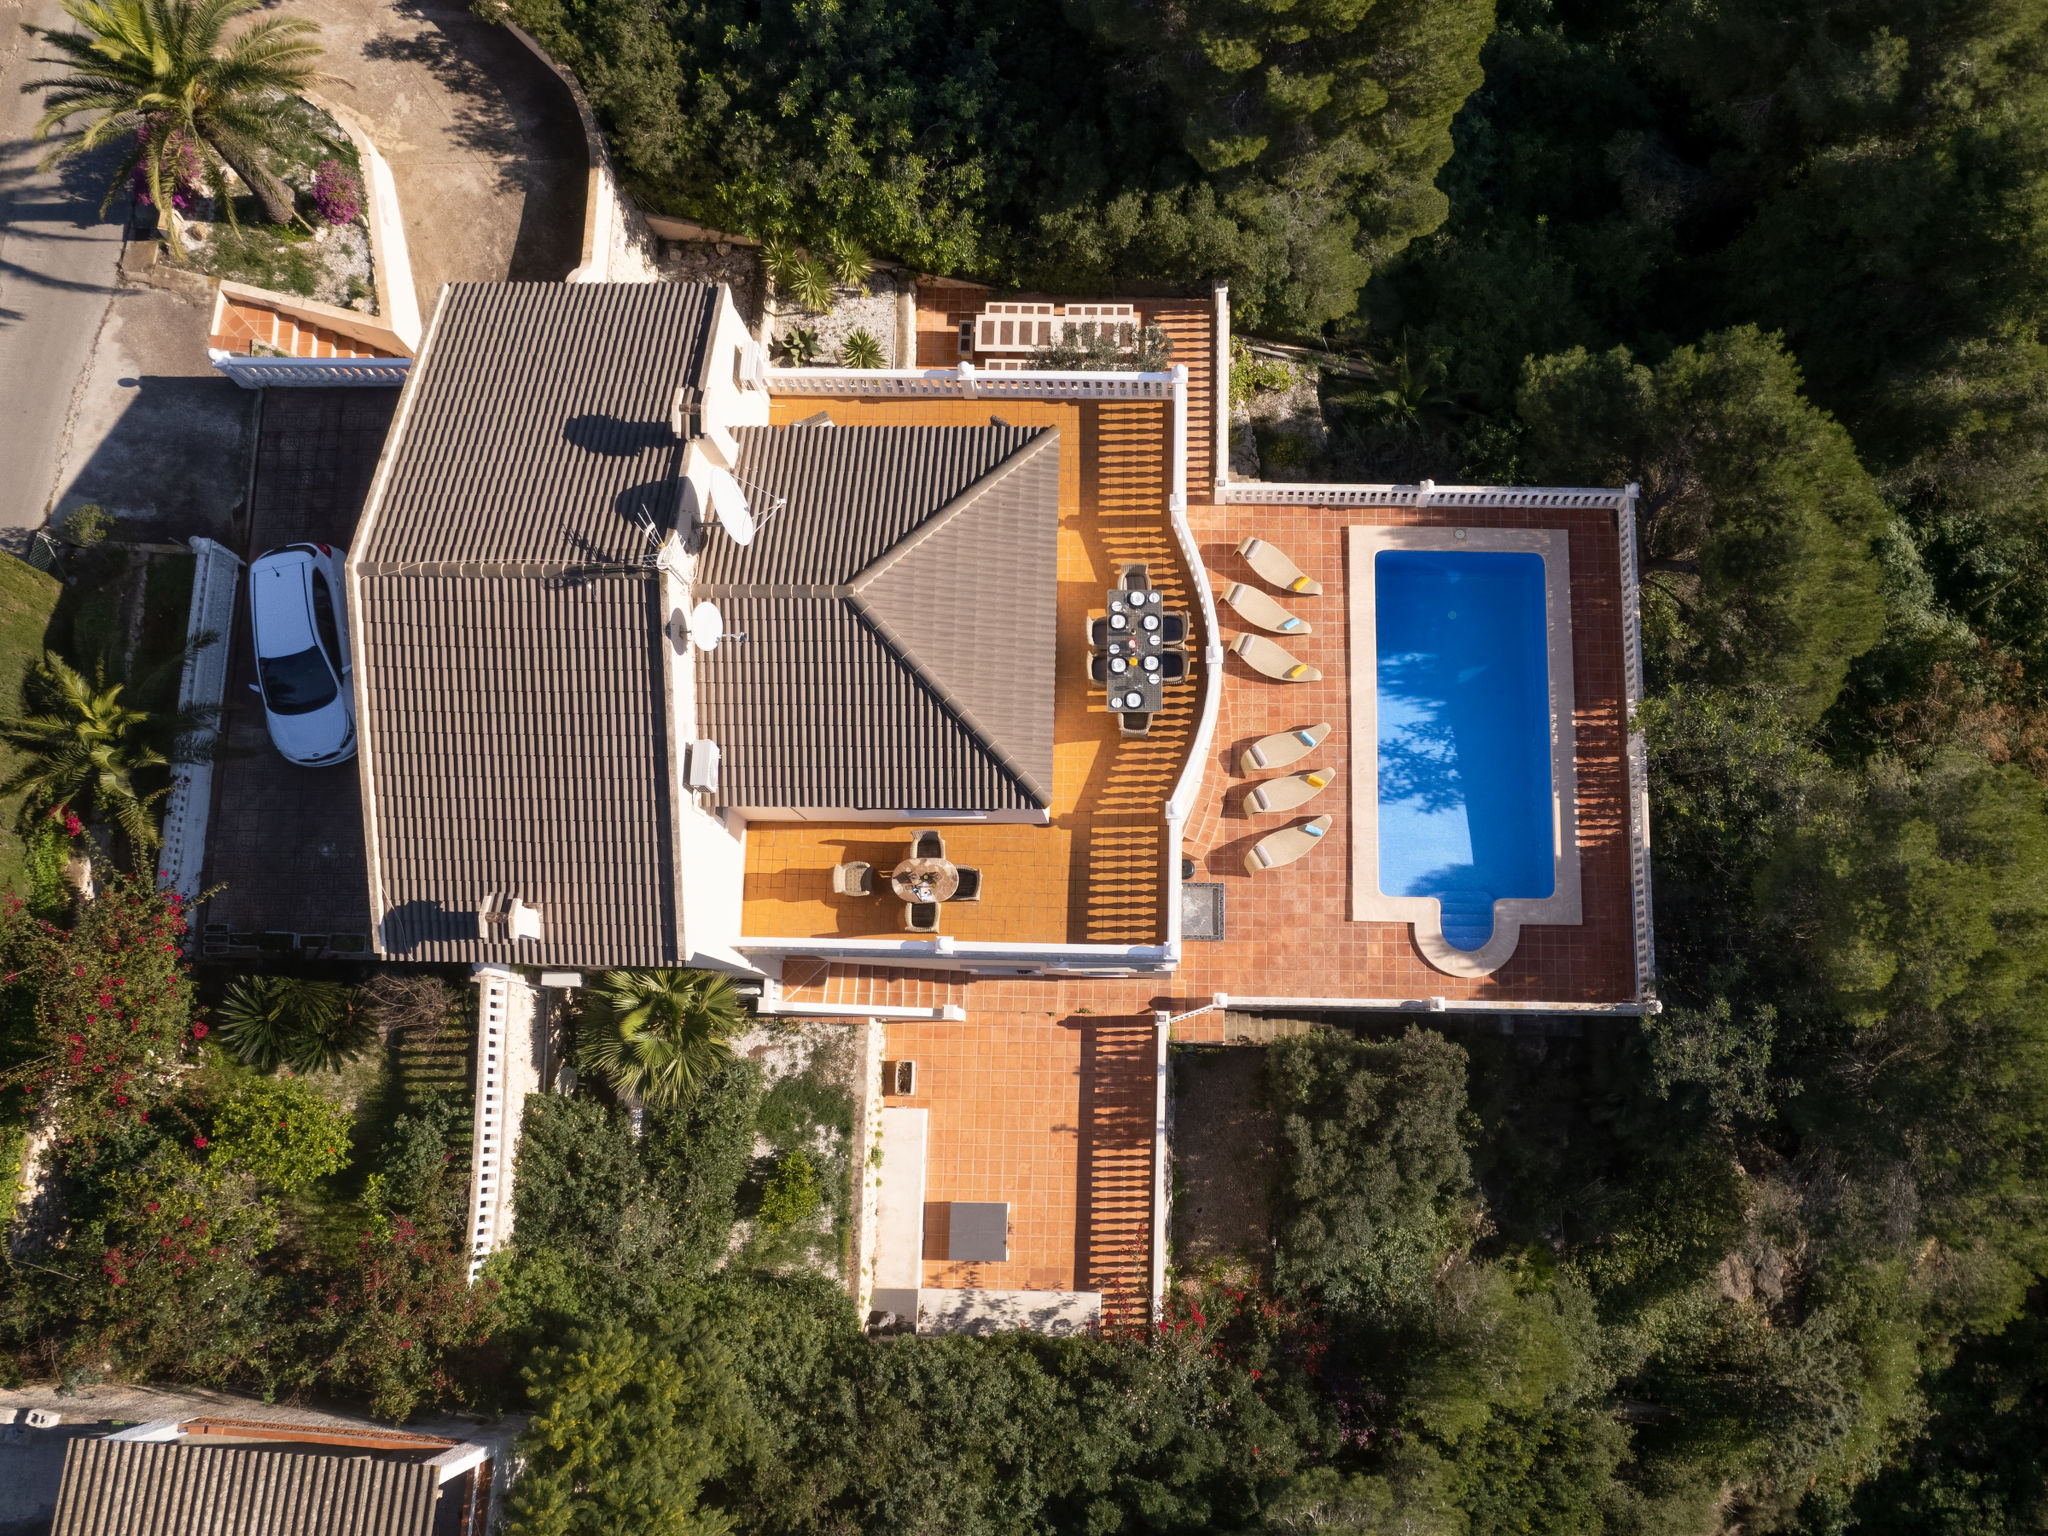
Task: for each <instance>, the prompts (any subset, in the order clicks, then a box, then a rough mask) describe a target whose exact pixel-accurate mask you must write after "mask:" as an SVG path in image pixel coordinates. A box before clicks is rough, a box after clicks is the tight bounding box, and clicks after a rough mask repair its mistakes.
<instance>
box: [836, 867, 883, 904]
mask: <svg viewBox="0 0 2048 1536" xmlns="http://www.w3.org/2000/svg"><path fill="white" fill-rule="evenodd" d="M832 894H833V895H835V896H872V895H874V894H875V870H874V866H873V865H871V864H862V863H859V862H854V863H851V864H835V865H833V866H832Z"/></svg>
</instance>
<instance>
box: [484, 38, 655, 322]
mask: <svg viewBox="0 0 2048 1536" xmlns="http://www.w3.org/2000/svg"><path fill="white" fill-rule="evenodd" d="M504 25H505V27H506V29H507V30H508V31H510V32H511V34H512V35H513V36H514V37H516V38H518V39H519V41H520V42H522V43H524V44H525V45H526V46H527V48H528V49H529V50H531V52H532V54H533V56H534V57H535V58H537V59H539V60H540V61H541V63H543V64H545V65H547V67H548V68H549V69H551V70H553V71H554V72H555V74H556V76H557V77H559V78H560V80H561V82H562V84H564V85H566V86H567V87H568V88H569V96H570V98H571V99H572V100H573V101H574V102H575V103H576V116H577V117H578V118H579V119H581V121H582V123H583V147H584V151H585V153H587V154H588V155H589V156H590V183H589V188H590V190H589V191H588V193H587V194H586V195H585V197H584V200H583V251H582V255H583V259H582V261H581V262H580V263H579V264H578V265H577V267H576V270H575V271H573V272H571V273H570V274H569V277H568V281H570V282H572V283H658V282H660V281H661V265H660V260H659V255H660V245H659V242H658V241H657V240H656V239H655V235H654V231H653V230H652V229H650V228H649V227H648V224H647V219H646V217H645V216H644V215H643V214H642V213H641V212H640V210H639V209H637V208H635V207H634V206H633V205H632V204H631V203H629V202H627V201H626V196H625V194H624V193H623V192H621V191H620V190H619V178H618V176H617V175H616V174H614V172H613V170H612V157H611V152H610V151H609V150H607V149H606V148H605V144H604V135H603V133H601V132H600V131H599V130H598V126H597V114H596V113H594V112H592V111H591V110H590V103H589V101H588V100H586V99H585V97H584V95H583V87H582V86H581V85H579V84H578V83H577V81H576V76H575V74H574V73H573V72H571V71H570V70H568V69H565V68H564V67H563V66H562V65H560V64H557V63H556V62H555V61H554V60H553V59H552V58H550V57H549V56H548V51H547V49H545V48H543V47H541V45H540V44H539V43H538V42H536V41H534V39H533V38H532V37H531V36H530V35H529V34H528V33H527V32H526V31H525V30H524V29H523V28H521V27H519V26H517V25H515V24H514V23H512V22H509V21H508V22H506V23H504Z"/></svg>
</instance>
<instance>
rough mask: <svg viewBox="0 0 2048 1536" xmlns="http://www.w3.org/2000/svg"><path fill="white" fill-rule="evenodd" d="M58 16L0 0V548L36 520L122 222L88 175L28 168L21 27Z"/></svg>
mask: <svg viewBox="0 0 2048 1536" xmlns="http://www.w3.org/2000/svg"><path fill="white" fill-rule="evenodd" d="M63 20H64V15H63V12H62V11H60V10H59V9H58V8H57V5H56V0H0V465H4V466H5V468H4V471H0V540H4V538H5V533H4V530H6V529H20V528H31V527H35V526H37V525H38V524H40V523H41V522H42V520H43V513H44V511H45V509H46V507H47V506H48V504H49V501H50V497H51V494H52V491H53V489H54V482H55V479H56V475H57V464H58V458H59V453H60V449H61V445H62V442H63V438H64V428H65V422H66V420H67V418H68V417H69V416H70V413H71V412H72V410H73V408H74V406H75V404H76V402H77V399H78V396H79V394H80V392H81V389H82V386H83V384H84V380H85V373H86V365H87V364H88V362H89V361H90V360H91V358H92V352H93V346H94V343H95V342H96V341H97V339H98V337H99V333H100V327H101V325H102V323H103V322H104V320H105V318H106V314H107V306H108V303H109V302H110V300H111V299H112V297H113V295H114V293H115V292H116V289H115V285H114V269H115V266H116V264H117V263H118V262H119V261H120V257H121V228H122V223H123V221H124V220H125V219H126V216H127V208H126V205H125V204H119V203H117V204H116V205H115V206H114V207H113V208H112V209H111V210H109V213H108V217H107V218H106V219H101V218H99V217H98V213H97V210H98V208H99V201H100V188H101V187H102V186H103V185H104V182H96V181H95V180H94V178H93V177H92V176H91V174H90V171H89V170H86V169H85V168H78V169H74V170H70V171H66V172H63V173H60V174H51V175H44V174H41V173H39V172H37V170H36V168H35V164H36V161H37V160H38V159H40V158H41V156H42V153H43V150H44V147H45V146H41V145H36V144H32V143H30V142H29V137H28V135H29V130H30V128H32V127H33V126H34V124H35V120H36V118H37V117H38V116H39V115H40V114H41V111H42V107H41V99H40V97H38V96H24V95H22V94H21V86H22V84H23V83H24V82H25V81H28V80H33V79H36V78H38V77H39V76H40V75H42V74H45V73H47V71H46V70H45V69H43V68H42V67H41V66H38V65H36V64H34V63H33V62H32V60H33V58H34V56H35V54H36V53H38V52H39V51H40V45H39V44H38V43H37V42H36V41H35V39H33V38H31V37H30V36H28V35H27V34H26V33H25V32H23V31H22V30H21V25H22V23H23V22H34V23H36V24H38V25H51V24H54V23H57V22H61V21H63Z"/></svg>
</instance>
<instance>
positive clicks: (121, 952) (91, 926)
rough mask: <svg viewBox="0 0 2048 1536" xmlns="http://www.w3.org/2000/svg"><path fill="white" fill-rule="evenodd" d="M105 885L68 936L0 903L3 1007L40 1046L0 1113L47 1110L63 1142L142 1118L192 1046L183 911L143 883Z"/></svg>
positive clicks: (18, 903)
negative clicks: (29, 1026)
mask: <svg viewBox="0 0 2048 1536" xmlns="http://www.w3.org/2000/svg"><path fill="white" fill-rule="evenodd" d="M105 878H106V883H105V885H104V886H103V887H102V889H101V891H100V894H99V895H98V896H97V897H96V898H95V899H93V900H92V901H89V902H86V903H84V904H83V905H82V906H81V907H80V909H79V912H78V916H77V919H76V921H75V923H74V924H73V926H71V927H69V928H65V927H61V926H59V925H58V924H56V923H53V922H50V921H47V920H45V919H43V918H39V917H37V916H35V914H34V913H33V912H31V911H30V910H29V908H28V905H27V903H25V902H24V901H23V900H22V899H21V898H20V897H18V896H8V897H6V898H5V899H4V901H0V967H4V970H0V1005H4V1006H5V1007H6V1008H7V1010H8V1011H9V1012H10V1013H11V1014H13V1015H14V1016H16V1017H27V1018H29V1019H31V1020H32V1021H33V1027H34V1030H35V1033H36V1035H37V1036H38V1037H39V1043H40V1044H41V1046H42V1047H43V1051H42V1054H41V1056H40V1057H39V1058H38V1059H37V1060H36V1061H34V1062H32V1063H28V1064H26V1066H27V1070H26V1071H24V1072H20V1073H16V1074H14V1076H13V1077H12V1080H11V1081H10V1082H9V1084H8V1086H7V1088H6V1089H5V1094H4V1098H0V1104H4V1105H5V1108H6V1112H7V1113H9V1114H15V1115H19V1114H29V1113H34V1112H35V1111H37V1110H39V1109H40V1110H45V1111H47V1112H48V1113H50V1114H51V1115H53V1116H54V1117H55V1119H56V1123H57V1126H58V1129H59V1131H60V1133H61V1134H62V1135H64V1136H65V1137H67V1138H76V1137H93V1136H96V1135H99V1134H102V1133H104V1132H106V1131H107V1130H109V1129H111V1128H113V1127H115V1126H116V1125H119V1124H123V1123H132V1122H138V1121H144V1120H147V1119H148V1116H149V1111H150V1109H151V1107H152V1106H153V1105H154V1104H156V1103H157V1102H158V1101H159V1100H160V1099H162V1098H163V1097H164V1095H165V1094H167V1093H168V1092H170V1091H171V1089H172V1086H173V1072H172V1069H173V1068H174V1067H175V1066H176V1065H177V1063H178V1061H179V1060H180V1059H181V1057H183V1056H184V1055H185V1054H186V1053H187V1051H188V1050H189V1049H191V1048H192V1047H193V1046H194V1044H195V1042H194V1039H193V1030H194V1028H195V1026H194V1022H193V1013H194V1005H193V996H192V983H191V980H190V978H189V977H188V976H187V974H186V963H185V955H184V950H183V940H184V937H185V928H186V915H185V910H184V904H183V902H182V901H181V900H180V899H179V897H178V896H177V894H176V893H175V892H167V891H159V890H158V889H157V888H156V884H155V882H154V880H153V879H151V878H150V877H149V876H148V875H146V874H145V875H131V874H124V873H119V872H109V873H108V874H107V875H106V877H105Z"/></svg>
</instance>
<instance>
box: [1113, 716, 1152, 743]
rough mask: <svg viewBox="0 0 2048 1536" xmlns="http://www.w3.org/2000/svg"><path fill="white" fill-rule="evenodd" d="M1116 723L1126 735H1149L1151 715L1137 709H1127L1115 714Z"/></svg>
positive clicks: (1150, 731) (1150, 732)
mask: <svg viewBox="0 0 2048 1536" xmlns="http://www.w3.org/2000/svg"><path fill="white" fill-rule="evenodd" d="M1117 723H1118V724H1119V725H1120V726H1121V727H1122V728H1123V734H1124V735H1125V736H1126V737H1137V736H1150V735H1151V734H1152V717H1151V716H1150V715H1149V714H1147V713H1145V712H1144V711H1143V710H1139V709H1127V710H1124V711H1123V712H1122V713H1120V714H1119V715H1118V716H1117Z"/></svg>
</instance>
